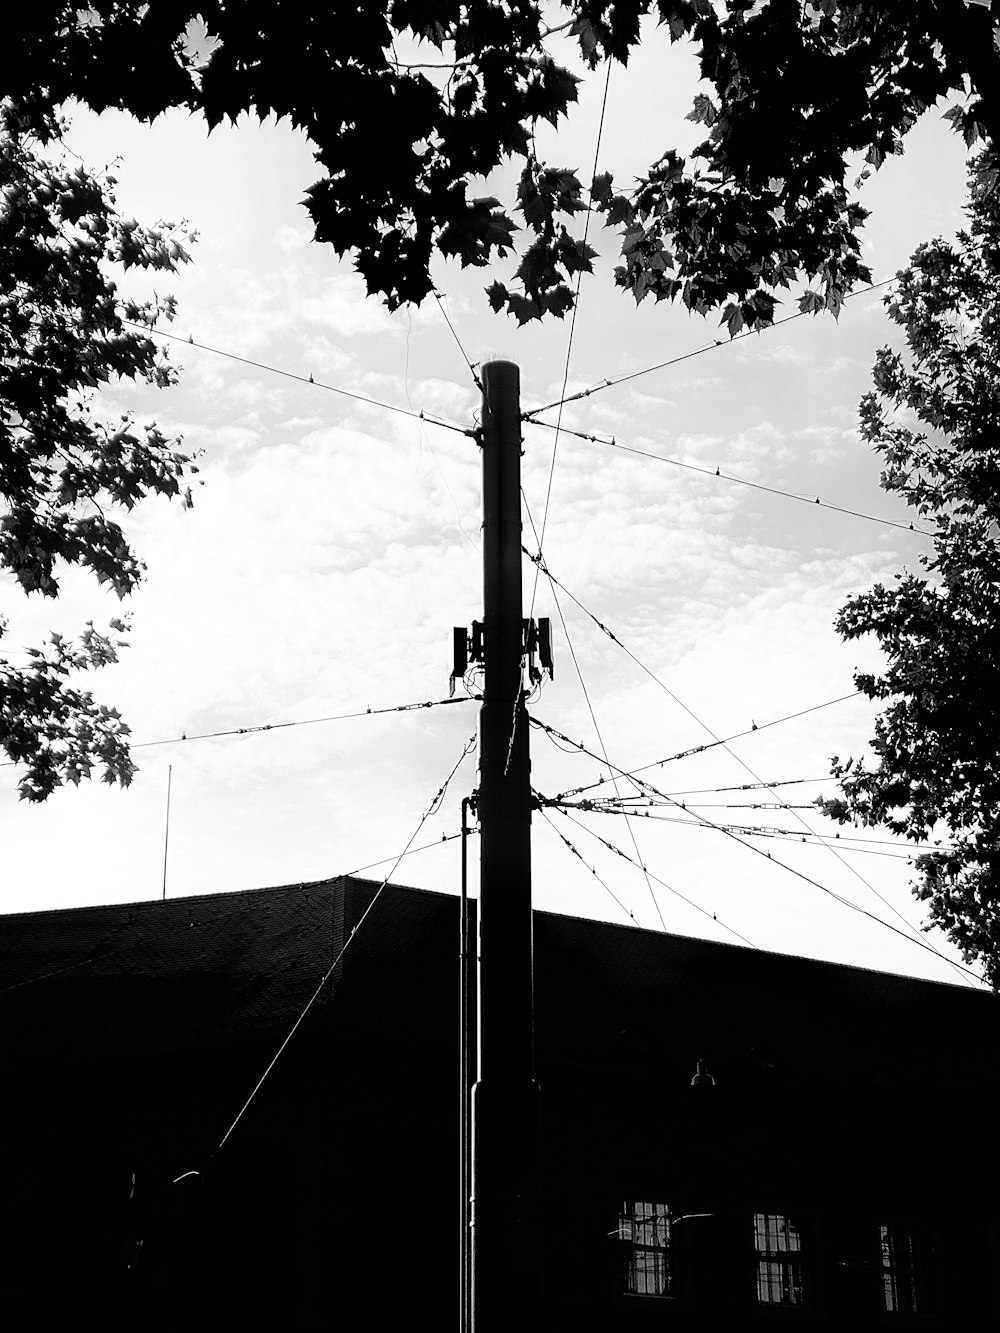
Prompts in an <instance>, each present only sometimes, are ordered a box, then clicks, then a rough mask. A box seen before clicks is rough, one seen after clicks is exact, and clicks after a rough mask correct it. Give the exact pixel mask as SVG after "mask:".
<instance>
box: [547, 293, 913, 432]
mask: <svg viewBox="0 0 1000 1333" xmlns="http://www.w3.org/2000/svg"><path fill="white" fill-rule="evenodd" d="M897 280H898V279H897V276H896V275H895V274H893V276H892V277H891V278H883V280H882V281H881V282H873V283H872V284H871V286H869V287H862V288H861V289H860V291H856V292H851V293H850V294H849V295H848V296H846V297H845V298H844V299H845V301H851V300H853V299H854V298H855V297H856V296H868V295H870V293H872V292H876V291H878V290H879V289H880V288H881V287H888V286H889V285H890V284H891V283H894V282H896V281H897ZM807 313H809V312H807V311H805V310H797V311H795V312H794V313H793V314H791V315H785V316H783V318H781V319H776V320H773V321H772V322H771V323H770V324H767V325H765V326H764V327H763V328H761V327H757V328H752V329H745V330H744V331H743V332H742V333H737V334H736V335H735V336H734V337H732V338H713V339H712V340H711V341H710V342H706V343H703V344H702V345H701V346H700V347H695V348H693V349H692V350H691V351H689V352H683V353H681V355H680V356H673V357H670V358H669V359H668V360H666V361H658V362H657V363H656V365H655V366H646V367H644V368H643V369H642V370H633V371H630V372H629V373H628V374H627V375H617V376H616V377H615V378H614V379H610V378H609V379H603V380H600V381H599V382H598V383H597V384H594V385H591V387H590V388H589V389H581V390H579V392H577V393H571V394H570V395H569V397H560V398H557V399H556V401H555V402H553V403H545V404H544V406H542V407H532V408H530V409H529V410H528V411H527V412H524V413H522V416H523V418H524V419H525V420H526V421H527V420H531V419H532V418H534V417H536V416H537V415H538V413H539V412H550V411H551V410H552V409H553V408H554V407H561V406H563V405H564V404H565V403H575V402H577V401H579V399H581V398H589V397H591V395H592V394H595V393H600V392H601V390H602V389H613V388H615V387H616V386H617V385H619V384H627V383H628V381H629V380H636V379H640V378H641V377H642V376H643V375H652V374H653V373H654V372H655V371H657V370H667V369H668V368H669V367H670V366H677V365H680V364H681V362H682V361H690V360H691V358H692V357H695V356H703V355H704V354H705V353H706V352H714V351H717V350H718V349H719V348H720V347H731V346H732V344H733V343H735V342H742V340H743V339H744V338H750V337H753V336H754V335H757V336H758V337H760V336H762V335H764V334H766V333H768V332H769V331H770V330H771V329H777V328H780V327H781V326H782V325H783V324H791V323H792V321H793V320H796V319H802V318H803V316H804V315H806V314H807ZM565 392H566V390H565V386H564V388H563V394H565Z"/></svg>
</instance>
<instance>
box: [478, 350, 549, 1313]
mask: <svg viewBox="0 0 1000 1333" xmlns="http://www.w3.org/2000/svg"><path fill="white" fill-rule="evenodd" d="M482 380H483V411H482V422H483V425H482V452H483V611H484V615H483V660H484V664H485V677H486V679H485V686H484V690H483V704H482V708H481V710H480V714H479V797H478V813H479V823H480V833H481V858H482V860H481V872H480V888H479V969H478V971H479V1003H478V1014H479V1066H478V1081H477V1083H476V1085H475V1088H474V1089H473V1095H472V1207H471V1220H472V1323H473V1329H474V1333H512V1331H513V1330H515V1329H516V1330H518V1333H521V1331H522V1330H526V1331H530V1330H537V1329H540V1328H541V1324H542V1315H541V1305H542V1260H541V1239H540V1220H541V1219H540V1204H539V1191H540V1187H539V1175H540V1160H539V1158H540V1145H539V1137H540V1135H539V1128H540V1107H539V1090H538V1085H537V1084H536V1083H535V1081H534V1059H533V1044H534V1042H533V1024H532V918H531V782H530V762H529V757H528V722H527V715H526V712H525V707H524V700H523V698H522V667H523V654H524V646H525V637H524V636H525V630H526V626H525V623H524V622H523V621H522V618H521V616H522V611H521V413H520V372H519V370H518V367H517V366H516V365H514V364H513V363H512V362H510V361H491V362H486V363H484V364H483V366H482Z"/></svg>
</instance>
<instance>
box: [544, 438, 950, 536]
mask: <svg viewBox="0 0 1000 1333" xmlns="http://www.w3.org/2000/svg"><path fill="white" fill-rule="evenodd" d="M528 425H532V426H545V427H547V428H548V429H549V430H555V429H556V427H555V426H554V425H553V424H552V422H550V421H535V420H534V419H533V418H530V419H528ZM561 430H562V433H563V434H564V435H573V436H575V437H576V438H577V439H578V440H587V441H588V442H589V443H591V444H603V445H606V446H607V447H608V448H609V449H620V450H622V451H623V452H624V453H629V454H637V455H638V456H639V457H640V458H649V459H652V460H653V462H656V463H668V464H669V465H670V466H671V467H679V468H683V469H684V470H685V471H687V472H698V473H700V474H701V475H702V476H704V477H718V478H719V480H720V481H729V482H732V483H733V484H734V485H737V486H749V487H750V488H751V490H755V491H766V492H767V494H768V495H780V496H782V497H783V498H784V499H786V500H797V501H798V502H799V504H807V505H812V506H813V508H815V507H816V506H817V505H818V506H819V508H820V509H828V510H830V511H831V512H832V513H835V514H844V515H846V516H848V517H850V518H860V519H863V520H864V521H865V522H866V523H880V524H882V525H883V526H884V527H889V528H898V529H899V530H900V531H901V532H913V533H916V534H917V536H920V537H933V536H934V533H933V532H931V530H930V529H929V528H918V527H915V526H914V525H913V524H912V523H901V522H899V520H898V519H892V518H880V517H879V516H878V515H877V514H865V513H862V512H861V510H859V509H848V508H847V507H846V506H845V505H836V504H831V503H830V502H829V501H828V500H821V499H820V498H819V496H816V497H815V498H814V499H810V498H809V496H808V495H797V494H796V493H795V492H794V491H785V490H782V489H781V487H780V486H767V485H765V484H764V483H763V482H760V481H749V480H748V479H747V478H746V477H737V476H734V475H733V474H732V473H730V472H723V471H722V470H721V468H709V467H699V466H698V464H697V463H682V462H681V460H680V459H679V458H668V457H667V456H666V455H665V454H654V453H651V452H650V451H649V450H648V449H639V448H638V447H637V446H635V445H632V444H622V443H621V441H619V440H617V439H615V438H614V437H613V436H612V437H611V438H610V439H607V438H605V437H603V436H600V435H593V434H588V433H587V432H585V431H581V430H571V429H570V428H569V427H568V426H562V427H561Z"/></svg>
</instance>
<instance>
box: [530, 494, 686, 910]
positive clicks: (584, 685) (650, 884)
mask: <svg viewBox="0 0 1000 1333" xmlns="http://www.w3.org/2000/svg"><path fill="white" fill-rule="evenodd" d="M521 494H522V496H523V498H524V508H525V512H526V513H527V515H528V522H529V523H530V524H531V531H532V533H534V536H535V540H536V541H537V542H538V549H539V552H541V539H540V537H539V535H538V530H537V529H536V527H535V520H534V518H533V517H532V515H531V508H530V506H529V505H528V498H527V496H526V495H524V492H523V491H522V492H521ZM522 550H523V547H522ZM538 568H544V565H543V564H542V562H541V558H540V556H539V565H538V566H536V571H537V569H538ZM545 573H546V575H548V570H547V569H546V570H545ZM549 583H550V586H551V589H552V597H553V600H554V601H555V604H556V610H557V611H558V613H559V621H560V624H561V625H562V630H563V634H564V635H565V637H566V646H567V647H568V648H569V654H570V657H571V658H572V660H573V667H574V669H575V671H576V675H577V679H578V680H579V682H580V689H581V690H582V691H583V697H584V700H585V701H586V704H587V711H588V712H589V713H590V720H591V722H592V723H593V726H594V731H595V732H596V733H597V740H598V743H599V744H600V747H601V749H602V750H603V752H604V754H605V756H606V755H607V746H606V745H605V744H604V737H603V736H602V735H601V729H600V727H599V726H598V724H597V715H596V713H595V712H594V705H593V703H592V702H591V698H590V691H589V690H588V689H587V683H586V681H585V680H584V679H583V672H582V671H581V669H580V663H579V661H578V659H577V656H576V650H575V649H574V647H573V640H572V639H571V638H570V633H569V627H568V626H567V624H566V617H565V616H564V615H563V610H562V604H561V603H560V601H559V594H558V593H557V592H556V589H555V584H554V582H552V580H551V579H550V580H549ZM608 767H609V768H610V764H609V765H608ZM614 787H615V793H616V794H617V792H618V783H617V781H616V782H615V783H614ZM625 823H626V827H627V828H628V832H629V837H630V838H631V840H632V846H633V847H634V848H635V854H636V856H637V857H638V859H639V864H640V865H642V866H643V872H644V873H645V874H646V887H647V888H648V889H649V896H650V898H652V900H653V906H654V908H655V909H656V915H657V916H658V917H659V919H660V925H661V926H662V927H663V929H664V930H666V928H667V926H666V922H665V921H664V920H663V913H662V912H661V910H660V904H659V903H658V902H657V900H656V893H655V891H654V889H653V882H652V880H651V879H650V877H649V874H648V872H646V868H645V865H644V864H643V859H642V853H641V852H640V851H639V844H638V842H637V841H636V836H635V829H634V828H633V827H632V824H631V821H629V820H626V821H625Z"/></svg>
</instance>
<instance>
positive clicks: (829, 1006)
mask: <svg viewBox="0 0 1000 1333" xmlns="http://www.w3.org/2000/svg"><path fill="white" fill-rule="evenodd" d="M379 887H380V886H379V885H378V884H377V883H376V882H374V881H370V880H361V879H348V878H344V877H342V878H338V879H331V880H322V881H316V882H313V883H308V884H293V885H285V886H281V887H276V888H265V889H256V890H249V891H244V892H238V893H220V894H206V895H202V896H198V897H190V898H174V899H168V900H167V901H162V902H161V901H151V902H141V903H127V904H116V905H109V906H105V907H84V908H70V909H61V910H58V911H44V912H28V913H19V914H17V915H11V916H4V917H0V959H2V966H0V977H2V984H0V1058H6V1059H8V1060H11V1059H14V1060H20V1059H30V1058H40V1057H42V1056H44V1055H46V1054H48V1055H55V1054H56V1053H61V1054H62V1055H63V1056H65V1057H67V1058H73V1057H74V1056H77V1057H82V1056H84V1055H87V1054H93V1053H107V1054H111V1053H113V1052H115V1051H121V1050H136V1049H142V1050H155V1049H158V1048H162V1047H175V1046H179V1045H191V1044H197V1045H202V1044H208V1043H212V1042H216V1041H219V1040H231V1039H233V1038H238V1037H241V1036H251V1035H254V1034H261V1033H264V1032H267V1031H269V1030H271V1029H274V1030H276V1031H277V1030H284V1031H287V1029H288V1028H289V1026H290V1025H291V1023H293V1022H294V1021H295V1019H296V1018H297V1017H298V1016H299V1015H300V1014H301V1012H302V1010H303V1008H304V1006H305V1005H306V1003H307V1001H308V1000H309V998H310V996H311V995H312V994H313V992H314V991H315V990H316V987H317V985H318V983H319V981H320V980H321V978H322V977H323V976H324V974H325V973H327V971H328V970H329V969H330V968H331V966H332V964H333V963H334V961H335V960H336V958H337V956H338V954H339V952H340V951H341V950H342V949H343V948H344V945H345V941H348V939H349V937H350V933H351V930H352V928H353V926H354V925H355V924H356V923H357V922H358V921H359V920H360V918H361V916H362V915H363V914H364V913H365V911H366V909H367V908H368V907H369V905H370V904H371V903H372V901H373V899H374V898H375V896H376V893H377V891H378V890H379ZM470 906H471V908H472V909H473V910H474V908H475V903H472V904H470ZM458 952H459V941H458V900H457V898H456V897H454V896H453V895H450V894H442V893H433V892H428V891H426V890H418V889H410V888H404V887H401V886H397V885H387V886H385V887H384V888H383V889H382V890H381V892H380V893H378V900H377V901H376V902H375V904H374V907H373V908H372V910H371V912H370V914H369V915H368V916H367V917H366V919H365V921H364V922H363V924H362V925H361V926H360V928H359V929H358V930H357V933H356V934H355V935H354V937H353V938H352V939H350V940H349V944H348V947H347V948H346V950H345V952H344V956H343V961H342V964H341V966H340V967H338V968H336V969H335V970H334V973H333V974H332V975H331V977H330V980H329V983H328V984H327V986H326V987H324V989H323V991H322V992H321V994H320V997H319V998H318V1000H317V1001H316V1003H315V1005H314V1007H313V1011H312V1014H311V1017H312V1018H316V1019H322V1016H323V1015H324V1014H329V1013H331V1012H332V1007H333V1006H334V1003H335V1004H336V1011H337V1016H338V1022H341V1023H344V1024H347V1025H349V1026H352V1027H355V1028H357V1029H358V1030H360V1031H367V1032H379V1033H383V1034H384V1033H388V1032H393V1033H395V1034H397V1035H398V1036H400V1037H403V1038H407V1039H411V1040H412V1039H414V1038H417V1037H420V1038H424V1039H428V1040H435V1039H436V1040H443V1039H445V1038H444V1037H443V1035H442V1034H443V1032H444V1031H445V1029H447V1031H448V1032H450V1031H451V1028H452V1025H453V1023H454V1021H455V1015H456V1013H457V996H458ZM334 995H336V1001H334ZM535 1019H536V1034H537V1035H536V1050H537V1053H538V1056H539V1058H540V1059H549V1060H561V1061H569V1062H572V1063H599V1064H610V1065H612V1066H613V1065H615V1064H618V1063H622V1062H624V1063H625V1064H631V1063H634V1062H635V1061H636V1060H646V1061H649V1062H650V1063H651V1064H656V1063H657V1062H662V1061H664V1060H667V1061H672V1060H673V1059H677V1060H680V1061H682V1062H685V1063H686V1064H693V1059H694V1057H695V1054H706V1055H708V1054H711V1055H712V1058H714V1059H716V1060H722V1061H723V1062H724V1061H725V1060H726V1059H729V1058H732V1059H733V1060H742V1061H745V1060H746V1059H747V1058H752V1059H754V1060H756V1061H758V1062H759V1063H760V1064H761V1065H762V1066H764V1067H770V1066H772V1065H773V1064H774V1062H775V1061H776V1060H777V1061H778V1063H780V1059H781V1058H782V1057H780V1056H779V1055H778V1054H777V1052H778V1051H779V1048H780V1050H781V1051H784V1052H786V1053H787V1051H788V1050H789V1049H790V1048H795V1049H796V1050H799V1051H800V1053H801V1054H800V1057H799V1059H800V1063H802V1062H804V1064H805V1066H808V1067H809V1073H810V1077H813V1078H821V1079H822V1078H823V1077H825V1076H827V1075H828V1074H830V1075H831V1076H836V1071H837V1069H838V1068H843V1067H845V1066H849V1067H851V1068H852V1069H855V1068H856V1066H857V1063H858V1060H859V1059H860V1058H861V1057H860V1054H857V1055H852V1051H857V1052H860V1051H861V1049H862V1048H864V1049H865V1050H867V1051H868V1052H875V1053H876V1054H874V1055H873V1054H868V1055H866V1056H865V1057H864V1059H865V1060H868V1061H872V1060H876V1061H877V1063H878V1069H877V1070H876V1071H874V1072H875V1073H876V1074H877V1075H878V1076H879V1077H883V1078H886V1079H889V1080H891V1081H893V1082H896V1081H898V1080H900V1079H903V1080H905V1079H906V1077H907V1073H906V1071H907V1070H908V1069H910V1068H912V1066H913V1064H914V1061H915V1060H918V1059H919V1061H920V1063H921V1066H922V1069H923V1070H924V1071H925V1073H926V1071H927V1069H928V1068H929V1067H930V1065H933V1067H934V1068H935V1069H936V1070H937V1071H938V1076H939V1077H940V1078H942V1079H945V1078H947V1079H949V1080H958V1081H959V1082H967V1081H968V1080H970V1079H972V1080H973V1081H976V1080H978V1081H981V1080H982V1079H983V1078H987V1077H988V1078H994V1076H993V1075H992V1074H990V1073H989V1072H988V1070H987V1065H988V1064H989V1062H987V1061H984V1060H983V1059H982V1052H983V1051H984V1050H985V1049H992V1048H995V1041H996V1037H997V1035H998V1023H1000V1008H998V1001H997V997H996V996H994V995H990V994H988V993H985V992H981V991H974V990H971V989H969V988H967V987H964V986H955V985H950V984H947V983H942V982H931V981H924V980H920V979H917V978H913V977H904V976H897V975H893V974H889V973H882V972H875V971H871V970H868V969H863V968H856V967H848V966H845V965H843V964H836V963H828V962H820V961H817V960H814V959H807V958H799V957H795V956H790V955H783V954H773V953H766V952H764V951H762V950H755V949H749V948H744V947H742V946H737V945H728V944H718V943H714V942H711V941H707V940H699V939H693V938H689V937H684V936H678V935H670V934H663V933H661V932H658V931H652V930H646V929H642V928H640V927H636V926H631V925H627V926H620V925H611V924H608V923H606V922H598V921H589V920H583V919H579V918H574V917H567V916H559V915H555V914H553V913H549V912H536V913H535ZM447 1039H449V1040H450V1037H449V1038H447ZM977 1051H978V1052H979V1055H978V1056H977ZM748 1052H753V1055H752V1056H749V1055H748ZM928 1062H930V1065H929V1064H928Z"/></svg>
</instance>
